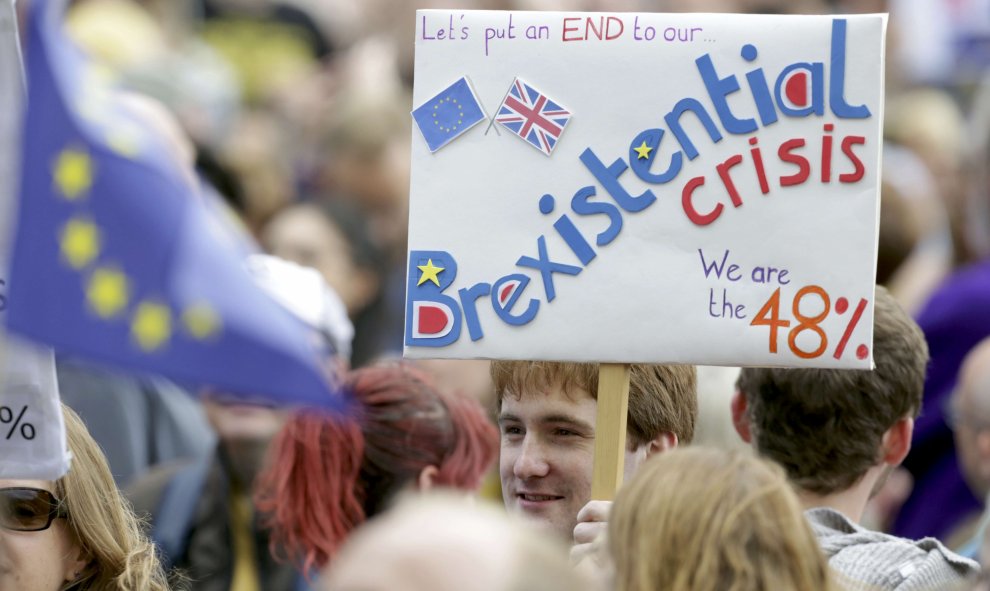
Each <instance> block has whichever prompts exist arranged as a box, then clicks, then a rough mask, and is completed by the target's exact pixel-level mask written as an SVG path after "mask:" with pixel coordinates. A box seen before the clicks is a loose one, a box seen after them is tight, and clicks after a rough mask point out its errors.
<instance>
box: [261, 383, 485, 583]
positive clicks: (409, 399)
mask: <svg viewBox="0 0 990 591" xmlns="http://www.w3.org/2000/svg"><path fill="white" fill-rule="evenodd" d="M427 380H428V379H427V378H426V377H425V375H424V374H422V373H420V372H419V371H416V370H414V369H412V368H410V367H407V366H401V365H399V366H380V367H372V368H366V369H360V370H357V371H354V372H353V373H351V375H350V377H349V379H348V380H347V391H348V393H349V394H351V395H352V397H353V399H354V402H355V407H356V408H355V409H354V411H353V413H352V415H351V416H350V417H338V416H330V415H325V414H318V413H313V412H307V413H296V414H295V415H294V416H293V417H292V418H290V419H289V421H288V423H287V424H286V425H285V427H284V428H283V429H282V431H281V432H280V433H279V434H278V436H277V437H276V438H275V441H274V442H273V443H272V448H271V450H270V457H269V463H268V467H267V468H266V469H265V471H264V472H262V474H261V475H260V476H259V478H258V486H257V490H256V493H255V503H256V506H257V507H258V510H259V511H261V512H262V513H263V514H265V520H266V525H267V526H268V527H270V528H271V542H272V548H273V549H278V550H279V552H280V553H281V552H284V553H285V554H287V556H288V559H289V560H291V561H292V562H294V563H297V564H299V565H300V566H301V567H302V569H303V572H306V573H309V572H310V571H311V570H312V569H314V568H322V567H323V566H324V565H325V564H326V563H327V562H329V561H330V559H331V558H332V557H333V555H334V554H335V553H336V551H337V549H338V548H339V547H340V545H341V544H342V543H343V542H344V539H345V538H346V537H347V535H348V534H349V533H350V532H351V530H353V529H354V528H356V527H357V526H359V525H360V524H361V523H363V522H364V521H365V519H367V518H368V517H371V516H373V515H375V514H376V513H378V512H380V511H381V510H383V509H384V508H385V507H386V506H387V504H388V503H389V501H390V500H391V499H392V498H393V497H394V495H395V494H396V493H397V492H399V491H400V490H401V489H402V488H403V487H405V486H406V485H407V484H409V483H414V482H416V479H417V478H418V477H419V474H420V473H421V472H422V471H423V469H424V468H427V467H429V466H436V467H437V469H438V473H437V476H436V478H435V479H434V481H433V482H434V484H435V485H437V486H448V487H453V488H460V489H468V490H474V489H477V488H478V486H479V484H480V482H481V478H482V477H483V476H484V474H485V471H486V470H487V469H488V467H489V465H491V463H492V461H493V460H494V459H495V454H496V453H497V451H498V431H497V429H496V428H495V426H494V425H492V423H491V421H489V420H488V418H487V416H486V415H485V412H484V411H483V410H482V408H481V405H480V404H478V403H477V402H476V401H474V400H472V399H469V398H466V397H464V396H444V395H441V394H440V393H439V392H438V391H437V390H436V389H435V388H433V387H432V386H430V385H429V384H428V381H427Z"/></svg>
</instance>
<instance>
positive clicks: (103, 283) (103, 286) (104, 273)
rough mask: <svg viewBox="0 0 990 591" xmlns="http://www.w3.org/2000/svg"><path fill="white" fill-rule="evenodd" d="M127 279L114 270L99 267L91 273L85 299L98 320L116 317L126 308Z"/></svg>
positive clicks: (128, 289) (127, 296) (127, 295)
mask: <svg viewBox="0 0 990 591" xmlns="http://www.w3.org/2000/svg"><path fill="white" fill-rule="evenodd" d="M129 291H130V287H129V286H128V281H127V277H126V276H125V275H124V274H123V273H121V272H120V271H118V270H116V269H111V268H108V267H100V268H98V269H96V270H95V271H93V274H92V275H91V276H90V278H89V284H88V285H87V287H86V299H87V300H89V305H90V306H92V307H93V310H94V311H96V314H97V315H98V316H99V317H100V318H104V319H106V318H111V317H113V316H116V315H117V314H119V313H120V312H121V310H123V309H124V308H125V307H127V300H128V298H129V297H130V296H129V294H128V292H129Z"/></svg>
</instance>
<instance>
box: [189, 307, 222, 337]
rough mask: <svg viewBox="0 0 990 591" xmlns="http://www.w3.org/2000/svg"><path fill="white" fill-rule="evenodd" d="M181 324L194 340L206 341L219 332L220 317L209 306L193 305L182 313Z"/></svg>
mask: <svg viewBox="0 0 990 591" xmlns="http://www.w3.org/2000/svg"><path fill="white" fill-rule="evenodd" d="M182 324H183V326H185V327H186V330H187V331H188V332H189V334H191V335H192V336H193V337H194V338H196V339H199V340H204V339H208V338H210V337H212V336H214V335H216V334H217V333H218V332H220V326H221V322H220V316H219V315H217V313H216V310H214V309H213V307H212V306H210V305H209V304H207V303H205V302H202V303H198V304H193V305H192V306H189V307H188V308H186V309H185V311H183V312H182Z"/></svg>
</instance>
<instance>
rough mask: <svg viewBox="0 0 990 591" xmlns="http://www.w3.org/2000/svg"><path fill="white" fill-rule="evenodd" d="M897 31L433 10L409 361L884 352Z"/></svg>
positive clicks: (419, 79) (815, 21) (835, 21)
mask: <svg viewBox="0 0 990 591" xmlns="http://www.w3.org/2000/svg"><path fill="white" fill-rule="evenodd" d="M885 31H886V17H885V15H864V16H766V15H714V14H632V13H621V14H620V13H617V14H589V13H552V12H543V13H539V12H496V11H446V10H422V11H419V12H418V13H417V16H416V69H415V87H414V99H413V106H414V111H413V113H412V115H413V120H414V124H413V137H412V176H411V193H410V218H409V259H408V273H409V275H408V282H407V302H406V326H405V355H406V356H408V357H413V358H430V357H446V358H498V359H547V360H571V361H600V362H632V363H635V362H674V363H677V362H681V363H704V364H728V365H784V366H808V367H812V366H814V367H846V368H869V367H871V365H872V354H871V346H872V324H873V285H874V278H875V265H876V244H877V225H878V214H879V199H878V196H879V179H880V148H881V128H882V118H883V71H884V54H883V46H884V35H885Z"/></svg>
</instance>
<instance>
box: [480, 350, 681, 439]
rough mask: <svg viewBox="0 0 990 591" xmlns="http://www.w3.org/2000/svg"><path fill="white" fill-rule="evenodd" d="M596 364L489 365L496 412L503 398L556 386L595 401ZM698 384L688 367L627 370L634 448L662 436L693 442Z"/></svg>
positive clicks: (531, 362) (596, 386) (521, 362)
mask: <svg viewBox="0 0 990 591" xmlns="http://www.w3.org/2000/svg"><path fill="white" fill-rule="evenodd" d="M598 368H599V364H597V363H565V362H559V361H493V362H492V381H493V382H494V384H495V395H496V397H497V401H498V406H499V408H501V406H502V399H503V398H505V397H506V396H512V397H513V398H516V399H518V398H521V397H522V396H523V395H524V394H525V395H527V396H531V395H533V394H535V393H538V392H543V391H545V390H547V389H548V388H551V387H554V386H560V388H561V389H562V390H563V391H564V392H565V393H567V394H568V395H570V393H571V392H572V391H573V390H574V389H575V388H580V389H583V390H586V391H587V392H588V393H589V394H591V396H592V397H593V398H594V399H595V400H597V399H598ZM697 382H698V378H697V370H696V369H695V367H694V366H693V365H646V364H633V365H631V366H630V372H629V415H628V417H629V418H628V424H627V429H628V434H629V438H630V440H631V441H632V442H633V443H634V444H637V445H638V444H642V443H647V442H650V441H653V440H654V439H655V438H656V437H657V436H658V435H660V434H661V433H663V432H669V433H673V434H675V435H677V440H678V441H679V442H680V443H690V442H691V439H693V438H694V424H695V422H696V421H697V418H698V383H697Z"/></svg>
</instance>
